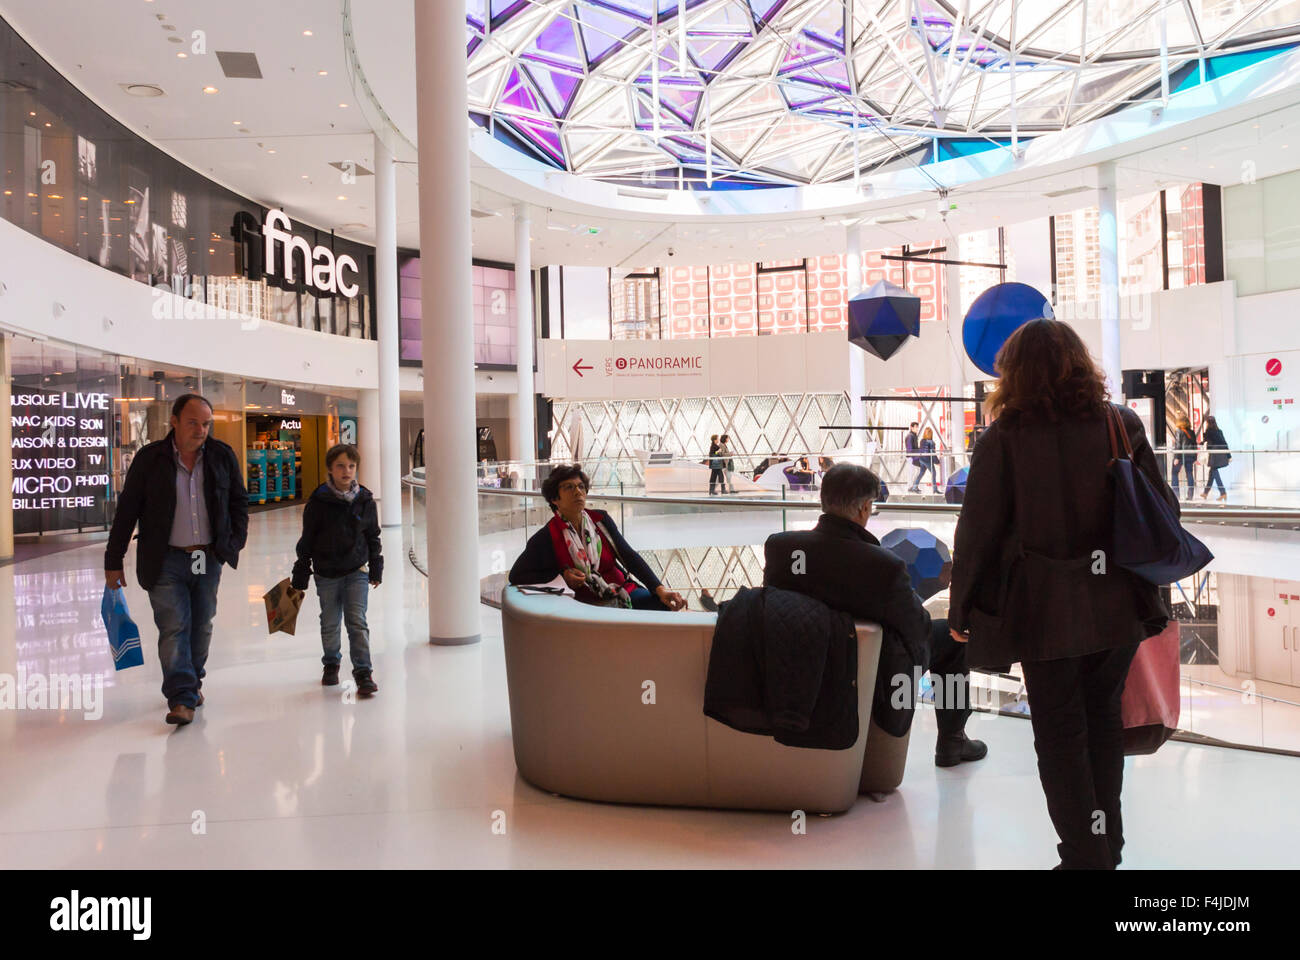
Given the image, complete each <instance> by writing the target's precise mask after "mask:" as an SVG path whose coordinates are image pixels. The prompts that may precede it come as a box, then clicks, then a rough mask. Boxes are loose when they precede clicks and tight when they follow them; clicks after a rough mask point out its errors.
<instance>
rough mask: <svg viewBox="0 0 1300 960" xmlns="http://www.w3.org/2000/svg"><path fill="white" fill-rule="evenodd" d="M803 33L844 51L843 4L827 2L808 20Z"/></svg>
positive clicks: (841, 51)
mask: <svg viewBox="0 0 1300 960" xmlns="http://www.w3.org/2000/svg"><path fill="white" fill-rule="evenodd" d="M804 33H805V34H807V35H808V36H810V37H812V38H813V39H814V40H820V41H821V42H822V43H825V44H827V45H828V46H831V47H834V48H835V49H836V50H838V51H840V53H843V52H844V4H842V3H828V4H825V5H823V6H822V8H821V10H819V11H818V12H817V14H816V15H815V16H814V17H813V18H812V19H811V20H809V21H808V24H807V25H806V26H805V27H804Z"/></svg>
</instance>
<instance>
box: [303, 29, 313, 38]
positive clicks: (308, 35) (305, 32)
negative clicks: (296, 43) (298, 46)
mask: <svg viewBox="0 0 1300 960" xmlns="http://www.w3.org/2000/svg"><path fill="white" fill-rule="evenodd" d="M302 35H303V36H304V37H310V36H311V31H310V30H304V31H303V32H302Z"/></svg>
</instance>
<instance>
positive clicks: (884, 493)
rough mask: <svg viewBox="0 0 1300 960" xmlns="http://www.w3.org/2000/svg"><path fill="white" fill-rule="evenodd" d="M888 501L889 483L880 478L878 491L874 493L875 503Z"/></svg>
mask: <svg viewBox="0 0 1300 960" xmlns="http://www.w3.org/2000/svg"><path fill="white" fill-rule="evenodd" d="M888 502H889V484H887V483H885V481H884V480H881V481H880V492H879V493H878V494H876V503H888Z"/></svg>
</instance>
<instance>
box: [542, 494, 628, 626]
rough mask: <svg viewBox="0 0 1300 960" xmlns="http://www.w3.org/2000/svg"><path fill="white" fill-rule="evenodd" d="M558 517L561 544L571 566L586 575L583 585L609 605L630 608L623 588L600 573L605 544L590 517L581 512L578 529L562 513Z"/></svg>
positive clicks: (585, 512) (584, 511) (586, 513)
mask: <svg viewBox="0 0 1300 960" xmlns="http://www.w3.org/2000/svg"><path fill="white" fill-rule="evenodd" d="M557 516H558V514H557ZM560 519H561V521H563V523H564V543H565V546H567V547H568V548H569V557H570V559H572V560H573V565H574V566H575V567H577V568H578V569H579V570H581V571H582V572H583V573H584V574H586V575H587V586H588V587H589V588H590V590H591V592H592V593H594V594H595V595H596V596H597V598H599V599H600V600H601V601H604V602H606V603H608V605H609V606H620V607H625V608H628V609H631V607H632V598H631V597H629V596H628V595H627V591H626V590H624V589H623V588H622V587H619V586H615V585H614V584H611V583H607V582H606V581H605V579H604V578H603V577H601V575H600V557H601V553H602V551H603V550H604V548H605V544H604V541H603V540H601V537H600V533H599V531H597V530H596V525H595V524H594V523H593V522H592V520H591V514H589V513H588V512H587V511H586V510H583V511H582V529H581V530H578V529H575V528H574V526H573V524H572V523H570V522H569V521H567V520H565V519H564V518H563V517H562V516H561V517H560Z"/></svg>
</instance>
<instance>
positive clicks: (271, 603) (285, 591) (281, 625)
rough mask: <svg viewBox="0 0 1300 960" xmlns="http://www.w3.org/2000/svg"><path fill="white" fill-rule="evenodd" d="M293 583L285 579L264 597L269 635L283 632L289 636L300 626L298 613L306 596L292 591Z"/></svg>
mask: <svg viewBox="0 0 1300 960" xmlns="http://www.w3.org/2000/svg"><path fill="white" fill-rule="evenodd" d="M291 586H292V581H290V580H289V578H288V577H285V578H284V579H283V580H281V581H280V582H279V583H277V584H276V585H275V586H274V587H272V588H271V589H270V590H268V591H267V592H266V593H265V594H263V595H262V600H263V601H264V602H265V603H266V629H267V632H268V633H275V632H276V631H277V630H283V631H284V632H285V633H287V634H289V636H293V631H294V630H295V628H296V627H297V625H298V611H299V610H301V609H302V601H303V598H304V597H305V596H306V594H303V593H298V592H297V591H295V590H291V589H290V588H291Z"/></svg>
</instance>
